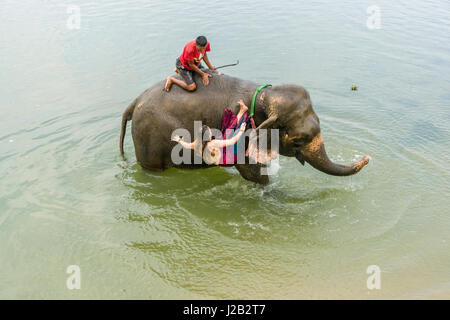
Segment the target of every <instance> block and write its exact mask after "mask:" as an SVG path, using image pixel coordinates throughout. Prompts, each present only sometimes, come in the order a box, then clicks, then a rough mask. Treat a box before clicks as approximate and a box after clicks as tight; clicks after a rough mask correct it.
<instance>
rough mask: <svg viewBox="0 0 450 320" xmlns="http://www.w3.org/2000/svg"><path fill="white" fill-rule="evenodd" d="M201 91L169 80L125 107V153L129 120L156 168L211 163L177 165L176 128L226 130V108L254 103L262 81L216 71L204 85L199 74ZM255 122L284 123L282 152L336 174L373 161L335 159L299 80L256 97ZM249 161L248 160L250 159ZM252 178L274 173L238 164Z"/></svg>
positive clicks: (145, 159) (264, 179)
mask: <svg viewBox="0 0 450 320" xmlns="http://www.w3.org/2000/svg"><path fill="white" fill-rule="evenodd" d="M195 81H196V83H197V90H196V91H194V92H187V91H185V90H183V89H182V88H180V87H178V86H176V85H173V86H172V89H171V91H170V92H165V91H163V88H164V84H165V80H164V81H161V82H158V83H157V84H155V85H154V86H153V87H151V88H149V89H147V90H146V91H144V92H143V93H142V94H141V95H140V96H139V97H137V98H136V99H135V100H134V101H133V102H132V103H131V104H130V105H129V106H128V108H127V109H126V110H125V112H124V114H123V117H122V132H121V135H120V152H121V154H122V156H123V155H124V154H123V139H124V136H125V131H126V123H127V121H128V120H133V122H132V136H133V141H134V147H135V152H136V158H137V161H138V162H139V163H140V165H141V166H142V167H144V168H146V169H150V170H158V171H161V170H165V169H168V168H171V167H178V168H201V167H203V168H205V167H209V166H208V165H207V164H201V165H198V164H197V165H175V164H173V163H172V161H171V151H172V148H173V147H174V146H175V145H176V144H177V143H176V142H174V141H171V134H172V131H173V130H175V129H177V128H185V129H188V130H189V132H190V133H191V137H194V132H193V129H194V121H196V120H197V121H199V120H201V121H202V123H203V124H206V125H208V126H209V127H211V128H217V129H219V130H220V128H221V125H222V115H223V113H224V109H225V108H231V109H232V110H233V112H235V113H237V112H238V110H239V107H238V105H237V104H236V102H237V101H238V100H239V99H243V100H244V103H245V104H246V105H248V106H250V105H251V100H252V97H253V94H254V92H255V90H256V88H257V87H258V84H256V83H254V82H251V81H246V80H242V79H239V78H234V77H230V76H227V75H220V76H219V75H218V74H217V73H215V72H214V73H213V76H212V77H211V78H210V83H209V85H208V86H204V85H203V83H202V81H201V78H200V77H199V76H198V75H196V76H195ZM254 119H255V123H256V126H257V127H259V128H267V129H271V128H278V129H279V130H280V131H279V137H280V140H279V152H280V154H281V155H283V156H287V157H295V158H297V160H298V161H299V162H300V163H301V164H304V163H305V161H306V162H308V163H309V164H310V165H311V166H313V167H314V168H316V169H318V170H320V171H322V172H324V173H327V174H330V175H335V176H349V175H352V174H355V173H357V172H358V171H360V170H361V169H362V168H363V167H364V166H365V165H366V164H367V163H368V162H369V160H370V157H368V156H366V157H364V158H362V159H361V160H359V161H357V162H355V163H353V164H349V165H340V164H336V163H333V162H332V161H330V160H329V158H328V156H327V154H326V152H325V147H324V144H323V140H322V135H321V132H320V122H319V118H318V117H317V115H316V114H315V112H314V110H313V108H312V105H311V100H310V98H309V94H308V92H307V91H306V90H305V89H304V88H302V87H300V86H296V85H280V86H273V87H267V88H265V89H263V90H262V91H261V92H260V93H259V95H258V97H257V99H256V102H255V116H254ZM247 163H248V161H247ZM235 167H236V169H237V170H238V171H239V173H240V174H241V175H242V177H244V178H245V179H247V180H250V181H253V182H257V183H259V184H267V183H268V182H269V179H268V176H266V175H261V173H260V171H261V170H260V168H261V165H260V164H238V165H235Z"/></svg>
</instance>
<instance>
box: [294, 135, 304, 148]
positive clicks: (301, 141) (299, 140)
mask: <svg viewBox="0 0 450 320" xmlns="http://www.w3.org/2000/svg"><path fill="white" fill-rule="evenodd" d="M292 142H293V144H294V146H295V147H301V146H303V144H304V143H305V139H303V138H302V137H297V138H294V139H292Z"/></svg>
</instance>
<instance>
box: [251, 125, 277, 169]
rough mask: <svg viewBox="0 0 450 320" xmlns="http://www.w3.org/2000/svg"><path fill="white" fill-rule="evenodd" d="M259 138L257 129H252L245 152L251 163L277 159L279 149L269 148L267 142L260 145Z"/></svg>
mask: <svg viewBox="0 0 450 320" xmlns="http://www.w3.org/2000/svg"><path fill="white" fill-rule="evenodd" d="M259 140H260V136H259V134H257V132H256V130H252V132H251V133H250V137H249V143H248V148H247V151H246V153H245V155H246V156H247V157H249V158H250V163H267V162H270V161H271V160H273V159H275V158H276V157H277V156H278V151H277V150H273V149H270V148H268V146H267V143H263V144H262V145H260V143H259Z"/></svg>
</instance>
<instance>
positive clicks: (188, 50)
mask: <svg viewBox="0 0 450 320" xmlns="http://www.w3.org/2000/svg"><path fill="white" fill-rule="evenodd" d="M207 51H211V48H210V47H209V41H207V42H206V48H205V50H203V51H198V50H197V47H196V46H195V39H194V40H192V41H190V42H188V43H187V44H186V45H185V46H184V49H183V53H182V54H181V56H180V62H181V64H182V65H183V66H185V67H186V68H187V69H189V70H192V69H191V68H190V67H189V64H188V61H189V60H194V63H195V65H196V66H198V65H199V63H200V61H202V58H203V56H204V55H205V52H207Z"/></svg>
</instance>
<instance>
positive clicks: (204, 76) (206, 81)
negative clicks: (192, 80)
mask: <svg viewBox="0 0 450 320" xmlns="http://www.w3.org/2000/svg"><path fill="white" fill-rule="evenodd" d="M209 77H211V75H210V74H209V73H206V72H203V74H202V81H203V84H204V85H205V86H207V85H208V84H209Z"/></svg>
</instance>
